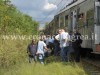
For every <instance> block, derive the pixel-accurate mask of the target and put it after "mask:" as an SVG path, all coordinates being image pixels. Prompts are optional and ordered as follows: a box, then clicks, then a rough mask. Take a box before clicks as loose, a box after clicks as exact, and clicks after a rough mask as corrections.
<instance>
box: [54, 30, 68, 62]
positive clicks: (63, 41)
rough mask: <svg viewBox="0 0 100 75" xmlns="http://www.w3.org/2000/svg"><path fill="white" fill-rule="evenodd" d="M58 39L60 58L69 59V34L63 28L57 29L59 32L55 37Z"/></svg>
mask: <svg viewBox="0 0 100 75" xmlns="http://www.w3.org/2000/svg"><path fill="white" fill-rule="evenodd" d="M55 38H56V39H58V40H59V41H60V48H61V60H62V61H68V60H69V59H68V58H69V57H68V56H69V34H68V33H67V32H65V30H64V29H60V30H59V34H58V35H57V36H56V37H55ZM66 54H67V55H66Z"/></svg>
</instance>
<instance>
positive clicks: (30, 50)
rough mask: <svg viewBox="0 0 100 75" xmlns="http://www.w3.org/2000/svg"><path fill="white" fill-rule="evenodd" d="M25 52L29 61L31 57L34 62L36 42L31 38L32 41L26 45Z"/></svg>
mask: <svg viewBox="0 0 100 75" xmlns="http://www.w3.org/2000/svg"><path fill="white" fill-rule="evenodd" d="M27 53H28V55H29V63H31V61H32V59H34V61H35V62H36V60H37V59H36V44H35V40H32V42H31V43H30V44H29V45H28V47H27Z"/></svg>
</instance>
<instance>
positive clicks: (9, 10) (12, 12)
mask: <svg viewBox="0 0 100 75" xmlns="http://www.w3.org/2000/svg"><path fill="white" fill-rule="evenodd" d="M6 1H9V0H6ZM38 26H39V23H38V22H36V21H34V20H32V17H30V16H28V15H26V14H23V13H21V12H20V11H19V10H17V9H16V7H15V6H14V5H12V4H9V3H7V2H5V1H4V0H0V67H5V68H6V67H9V66H11V65H15V64H17V63H19V62H21V61H22V60H23V59H24V58H25V56H26V51H25V50H26V47H27V41H23V40H4V39H3V38H1V36H2V35H12V34H14V35H36V34H37V32H38ZM0 75H1V74H0Z"/></svg>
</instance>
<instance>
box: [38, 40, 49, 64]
mask: <svg viewBox="0 0 100 75" xmlns="http://www.w3.org/2000/svg"><path fill="white" fill-rule="evenodd" d="M46 51H48V48H47V46H46V44H45V43H44V41H43V40H42V39H40V40H39V41H38V44H37V52H36V54H37V55H38V56H39V60H40V63H41V64H44V53H45V52H46Z"/></svg>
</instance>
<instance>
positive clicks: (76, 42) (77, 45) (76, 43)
mask: <svg viewBox="0 0 100 75" xmlns="http://www.w3.org/2000/svg"><path fill="white" fill-rule="evenodd" d="M73 37H74V38H73V42H72V47H73V49H74V53H75V61H76V62H80V51H81V44H82V39H81V34H80V33H79V32H78V30H76V29H75V30H74V34H73Z"/></svg>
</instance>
